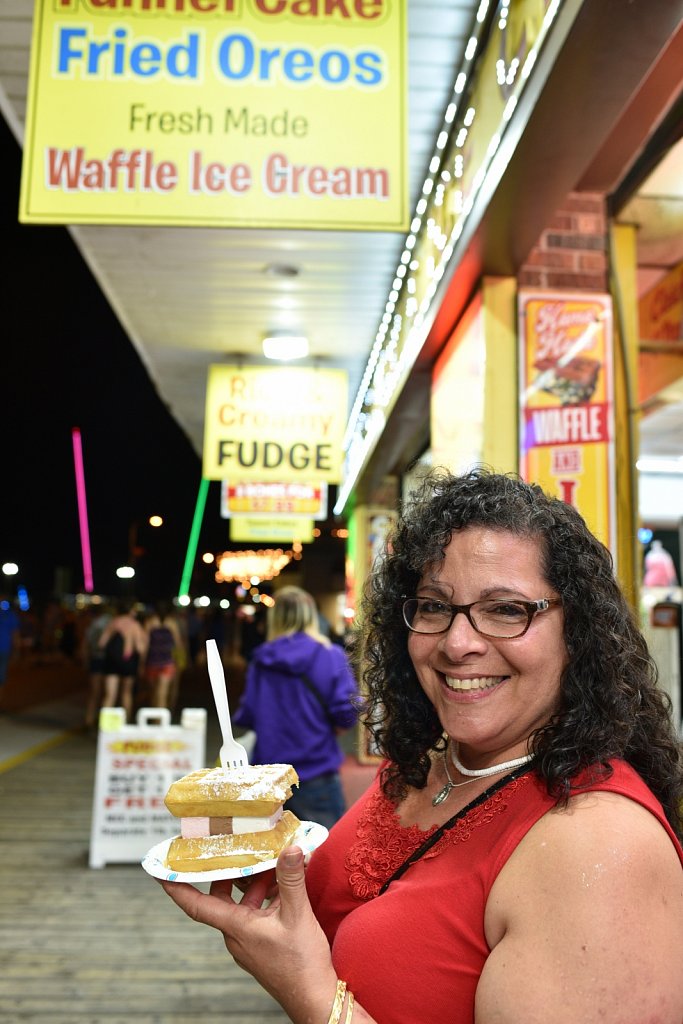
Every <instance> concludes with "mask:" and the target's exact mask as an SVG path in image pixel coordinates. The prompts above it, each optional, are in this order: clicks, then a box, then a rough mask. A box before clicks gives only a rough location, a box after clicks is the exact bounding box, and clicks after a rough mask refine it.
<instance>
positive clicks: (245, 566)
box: [216, 548, 293, 587]
mask: <svg viewBox="0 0 683 1024" xmlns="http://www.w3.org/2000/svg"><path fill="white" fill-rule="evenodd" d="M292 557H293V552H292V551H283V550H282V548H275V549H273V548H267V549H266V550H265V551H225V552H223V554H222V555H219V556H218V572H217V573H216V582H217V583H231V582H234V581H239V582H241V583H242V585H243V586H245V587H247V586H250V585H251V579H252V577H258V579H259V581H260V580H272V579H273V577H274V576H278V575H279V574H280V572H281V571H282V570H283V569H284V567H285V566H286V565H289V563H290V561H291V560H292Z"/></svg>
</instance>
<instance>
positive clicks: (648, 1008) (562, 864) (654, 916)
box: [475, 793, 683, 1024]
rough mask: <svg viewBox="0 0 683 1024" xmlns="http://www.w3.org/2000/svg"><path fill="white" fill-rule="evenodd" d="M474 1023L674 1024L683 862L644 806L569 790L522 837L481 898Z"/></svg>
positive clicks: (682, 1005)
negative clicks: (481, 957) (483, 953)
mask: <svg viewBox="0 0 683 1024" xmlns="http://www.w3.org/2000/svg"><path fill="white" fill-rule="evenodd" d="M485 924H486V936H487V941H488V942H489V945H490V946H491V947H492V951H491V954H490V955H489V958H488V960H487V961H486V965H485V967H484V971H483V973H482V976H481V979H480V982H479V986H478V988H477V997H476V1012H475V1021H476V1024H547V1022H548V1021H552V1022H553V1024H577V1022H578V1021H580V1022H581V1024H645V1022H647V1024H681V1021H682V1020H683V972H682V971H681V949H683V870H682V869H681V863H680V861H679V859H678V855H677V853H676V851H675V849H674V846H673V844H672V843H671V840H670V839H669V837H668V835H667V834H666V832H665V831H664V829H663V828H662V826H661V825H660V824H659V822H658V821H657V820H656V818H654V817H653V816H652V815H651V814H650V813H649V812H648V811H647V810H645V809H644V808H642V807H640V806H639V805H638V804H636V803H634V802H633V801H631V800H628V799H627V798H625V797H622V796H618V795H616V794H612V793H585V794H582V795H580V796H577V797H574V798H573V799H572V800H571V801H570V805H569V808H568V809H567V810H566V811H561V810H557V811H553V812H551V813H549V814H546V815H545V816H544V817H543V818H542V819H541V821H539V822H538V823H537V824H536V825H535V826H534V827H533V828H532V829H531V830H530V832H529V833H528V834H527V836H526V837H525V838H524V839H523V840H522V842H521V843H520V845H519V846H518V847H517V849H516V850H515V852H514V853H513V854H512V856H511V858H510V860H509V861H508V862H507V864H506V865H505V867H504V868H503V869H502V871H501V873H500V875H499V876H498V878H497V880H496V882H495V883H494V886H493V888H492V890H491V894H490V896H489V900H488V905H487V909H486V918H485Z"/></svg>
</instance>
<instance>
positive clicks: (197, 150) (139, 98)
mask: <svg viewBox="0 0 683 1024" xmlns="http://www.w3.org/2000/svg"><path fill="white" fill-rule="evenodd" d="M405 51H406V0H174V2H173V3H167V2H166V0H36V7H35V14H34V23H33V44H32V50H31V71H30V81H29V102H28V110H27V129H26V137H25V145H24V167H23V176H22V190H21V201H20V219H21V220H22V221H24V222H27V223H52V224H54V223H57V224H74V223H79V224H150V225H154V226H157V225H178V226H183V225H206V226H210V227H217V226H246V227H259V226H262V227H289V228H297V227H301V228H310V227H314V228H318V229H334V228H341V229H349V228H351V229H359V230H372V231H381V230H394V231H403V230H405V229H406V228H407V226H408V214H409V210H408V199H409V196H408V180H407V146H406V81H405V78H406V74H405V72H406V52H405Z"/></svg>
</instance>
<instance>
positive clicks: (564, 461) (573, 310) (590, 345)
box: [519, 292, 616, 553]
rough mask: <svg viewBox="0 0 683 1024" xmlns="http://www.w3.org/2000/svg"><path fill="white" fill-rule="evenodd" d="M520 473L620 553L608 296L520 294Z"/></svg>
mask: <svg viewBox="0 0 683 1024" xmlns="http://www.w3.org/2000/svg"><path fill="white" fill-rule="evenodd" d="M519 339H520V360H519V362H520V474H521V476H522V477H523V478H524V479H525V480H528V481H531V482H533V483H537V484H540V485H541V487H543V488H544V490H547V491H548V492H549V493H551V494H555V495H556V496H557V497H558V498H562V500H563V501H566V502H567V503H568V504H570V505H574V507H575V508H577V509H578V510H579V512H580V513H581V515H582V516H583V518H584V519H585V520H586V522H587V523H588V526H589V527H590V529H591V530H592V531H593V533H595V534H596V536H597V537H598V538H599V539H600V540H601V541H602V542H603V544H605V545H606V546H607V547H609V548H610V549H611V550H612V552H613V553H616V524H615V479H614V391H613V387H614V385H613V374H612V306H611V299H610V297H609V296H608V295H597V294H596V295H593V294H591V293H588V292H582V293H580V294H578V295H575V294H572V293H570V292H520V293H519Z"/></svg>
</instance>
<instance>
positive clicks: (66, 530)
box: [0, 118, 227, 600]
mask: <svg viewBox="0 0 683 1024" xmlns="http://www.w3.org/2000/svg"><path fill="white" fill-rule="evenodd" d="M0 130H1V131H2V135H1V136H0V151H1V152H2V160H1V161H0V167H1V172H0V173H1V174H2V196H3V199H2V239H3V251H4V261H3V262H4V269H3V271H2V283H3V287H2V294H3V331H2V335H3V340H2V345H1V347H0V375H1V379H2V422H3V424H4V430H3V435H4V438H3V455H2V500H1V501H0V564H1V563H4V562H6V561H12V562H16V563H17V564H18V565H19V567H20V573H19V576H18V577H14V578H13V581H10V582H13V583H14V584H15V586H16V585H17V583H21V584H23V585H24V586H25V587H26V588H27V590H28V592H29V595H30V596H32V597H33V598H34V599H36V600H38V599H41V598H42V599H44V598H45V597H47V596H49V595H51V594H52V593H53V592H54V591H55V589H57V590H59V589H62V588H63V589H64V590H65V591H67V592H74V591H79V590H82V589H83V571H82V560H81V548H80V539H79V530H78V512H77V504H76V494H75V480H74V469H73V452H72V439H71V430H72V427H79V428H80V430H81V432H82V440H83V457H84V466H85V476H86V488H87V498H88V513H89V519H90V532H91V544H92V550H93V575H94V583H95V589H96V590H97V591H99V592H101V593H104V594H110V595H116V594H117V593H119V592H120V587H121V583H120V581H118V580H117V579H116V576H115V569H116V567H117V566H119V565H122V564H127V563H128V562H129V560H130V558H129V537H130V533H131V528H132V526H133V524H135V523H139V524H140V525H139V529H138V546H139V547H140V548H143V549H144V554H142V553H141V554H140V555H139V558H138V565H137V569H138V579H137V587H136V590H137V596H139V597H141V598H142V599H146V600H153V599H156V598H158V597H162V596H163V597H166V596H168V597H171V596H173V595H174V594H176V593H177V592H178V587H179V584H180V578H181V575H182V569H183V564H184V559H185V551H186V547H187V541H188V537H189V531H190V526H191V523H192V517H193V513H194V507H195V502H196V498H197V490H198V487H199V481H200V475H201V462H200V459H199V456H198V455H197V454H196V452H195V451H194V449H193V448H192V446H191V444H190V442H189V440H188V439H187V437H186V435H185V434H184V433H183V431H182V430H181V428H180V427H179V426H178V424H177V423H176V422H175V420H174V419H173V418H172V417H171V415H170V414H169V413H168V411H167V409H166V407H165V405H164V403H163V401H162V400H161V398H160V396H159V394H158V393H157V391H156V389H155V388H154V385H153V384H152V382H151V381H150V379H149V377H148V376H147V373H146V371H145V369H144V367H143V365H142V363H141V362H140V359H139V358H138V356H137V353H136V351H135V349H134V347H133V345H132V344H131V342H130V341H129V340H128V337H127V335H126V333H125V332H124V330H123V328H122V327H121V325H120V324H119V322H118V320H117V318H116V316H115V315H114V313H113V311H112V310H111V308H110V306H109V304H108V303H107V301H106V299H105V297H104V296H103V294H102V292H101V291H100V289H99V287H98V285H97V283H96V282H95V280H94V278H93V276H92V274H91V273H90V271H89V269H88V267H87V265H86V264H85V262H84V261H83V259H82V257H81V255H80V253H79V251H78V249H77V247H76V245H75V243H74V242H73V240H72V238H71V236H70V234H69V233H68V231H67V229H66V228H64V227H53V226H25V225H21V224H19V222H18V215H17V210H18V203H19V180H20V167H21V149H20V147H19V145H18V144H17V142H16V140H15V139H14V136H13V135H12V133H11V131H10V129H9V128H8V127H7V125H6V124H5V123H4V121H3V120H2V118H0ZM218 486H219V485H218V484H217V483H214V484H211V487H210V490H209V500H208V502H207V508H206V516H205V522H204V528H203V532H202V536H201V539H200V550H202V547H201V545H203V544H205V545H206V546H207V547H209V548H211V547H213V549H214V550H218V548H219V547H220V546H221V545H223V544H224V542H225V539H226V538H227V528H226V523H225V521H224V520H221V519H220V517H219V515H218V491H217V488H218ZM152 514H159V515H161V516H163V517H164V520H165V525H164V526H163V527H161V528H159V529H157V530H154V529H152V528H151V527H149V526H147V525H146V524H147V519H148V517H149V516H150V515H152ZM210 579H211V573H210V572H207V580H210ZM5 582H7V581H6V580H5V579H4V578H0V586H2V585H3V583H5ZM5 589H8V588H5ZM10 589H11V588H10Z"/></svg>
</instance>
